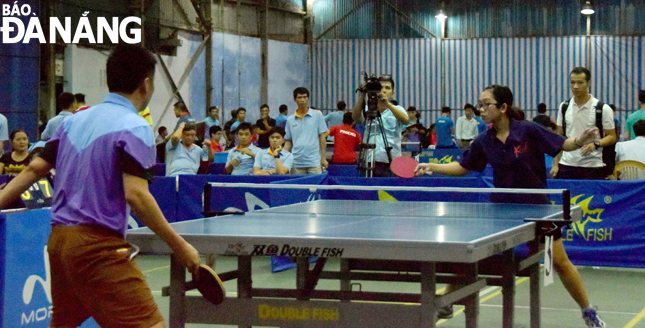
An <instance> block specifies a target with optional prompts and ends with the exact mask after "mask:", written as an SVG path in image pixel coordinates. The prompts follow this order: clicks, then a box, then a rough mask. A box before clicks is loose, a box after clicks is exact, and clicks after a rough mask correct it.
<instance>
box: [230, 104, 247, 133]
mask: <svg viewBox="0 0 645 328" xmlns="http://www.w3.org/2000/svg"><path fill="white" fill-rule="evenodd" d="M244 119H246V108H244V107H240V108H238V109H237V121H235V122H233V124H231V127H230V130H231V131H235V130H236V129H237V127H238V126H240V124H242V123H244V122H245V121H244Z"/></svg>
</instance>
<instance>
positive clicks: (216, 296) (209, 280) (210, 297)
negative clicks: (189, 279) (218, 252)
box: [193, 264, 226, 305]
mask: <svg viewBox="0 0 645 328" xmlns="http://www.w3.org/2000/svg"><path fill="white" fill-rule="evenodd" d="M193 283H194V284H195V287H197V290H199V292H200V293H202V296H204V298H205V299H206V300H207V301H209V302H211V303H213V304H215V305H217V304H220V303H222V302H223V301H224V297H225V296H226V290H225V289H224V285H223V284H222V280H220V279H219V277H218V276H217V273H215V271H213V269H211V267H209V266H208V265H206V264H202V265H200V266H199V275H198V278H197V279H195V276H194V275H193Z"/></svg>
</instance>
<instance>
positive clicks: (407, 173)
mask: <svg viewBox="0 0 645 328" xmlns="http://www.w3.org/2000/svg"><path fill="white" fill-rule="evenodd" d="M417 165H419V163H417V161H415V160H414V158H412V157H406V156H399V157H397V158H395V159H393V160H392V163H390V170H392V173H394V174H395V175H396V176H397V177H400V178H405V179H409V178H412V177H414V169H416V168H417Z"/></svg>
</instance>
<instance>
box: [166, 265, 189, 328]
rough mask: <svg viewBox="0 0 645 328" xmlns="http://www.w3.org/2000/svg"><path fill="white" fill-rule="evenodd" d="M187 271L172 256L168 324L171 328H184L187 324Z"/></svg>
mask: <svg viewBox="0 0 645 328" xmlns="http://www.w3.org/2000/svg"><path fill="white" fill-rule="evenodd" d="M185 283H186V269H185V268H184V267H183V266H182V265H181V264H179V262H177V260H176V258H175V255H174V254H172V255H171V256H170V288H169V294H170V295H169V296H170V301H169V303H170V305H169V316H168V324H169V326H170V328H184V324H185V322H186V315H185V314H186V308H185V300H186V291H185V290H184V284H185Z"/></svg>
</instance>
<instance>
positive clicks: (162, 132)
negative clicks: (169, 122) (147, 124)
mask: <svg viewBox="0 0 645 328" xmlns="http://www.w3.org/2000/svg"><path fill="white" fill-rule="evenodd" d="M157 133H159V135H158V136H157V137H156V138H155V145H158V144H160V143H163V144H165V143H166V141H167V140H168V139H167V138H168V129H167V128H166V127H165V126H160V127H159V128H158V129H157Z"/></svg>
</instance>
